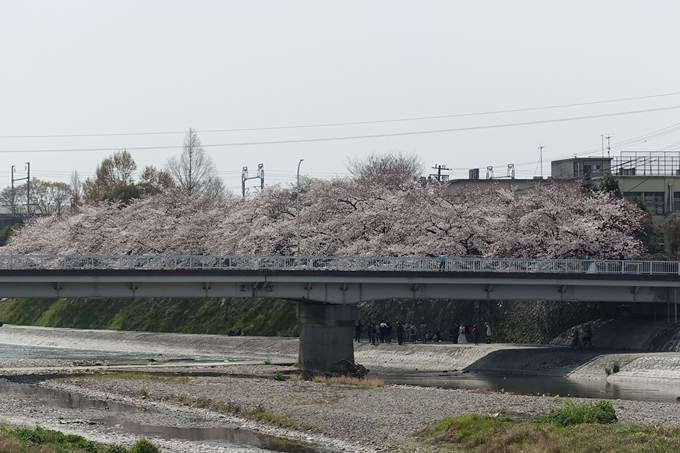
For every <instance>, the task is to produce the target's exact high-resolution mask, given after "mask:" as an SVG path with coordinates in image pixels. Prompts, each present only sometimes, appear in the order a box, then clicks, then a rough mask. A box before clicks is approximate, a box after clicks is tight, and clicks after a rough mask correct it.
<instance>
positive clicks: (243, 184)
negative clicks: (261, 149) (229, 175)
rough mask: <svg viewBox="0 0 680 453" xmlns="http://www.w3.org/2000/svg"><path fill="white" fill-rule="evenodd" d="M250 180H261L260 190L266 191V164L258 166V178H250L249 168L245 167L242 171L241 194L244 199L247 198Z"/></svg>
mask: <svg viewBox="0 0 680 453" xmlns="http://www.w3.org/2000/svg"><path fill="white" fill-rule="evenodd" d="M249 179H259V180H260V190H264V164H257V176H253V177H252V178H249V177H248V167H243V170H242V171H241V194H242V195H243V197H244V198H245V196H246V181H247V180H249Z"/></svg>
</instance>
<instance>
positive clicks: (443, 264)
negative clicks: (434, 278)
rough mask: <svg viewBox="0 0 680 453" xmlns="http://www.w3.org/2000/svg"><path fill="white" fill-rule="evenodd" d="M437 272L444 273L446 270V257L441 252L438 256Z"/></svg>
mask: <svg viewBox="0 0 680 453" xmlns="http://www.w3.org/2000/svg"><path fill="white" fill-rule="evenodd" d="M438 260H439V272H444V271H445V270H446V255H445V254H444V252H442V253H441V254H440V255H439V258H438Z"/></svg>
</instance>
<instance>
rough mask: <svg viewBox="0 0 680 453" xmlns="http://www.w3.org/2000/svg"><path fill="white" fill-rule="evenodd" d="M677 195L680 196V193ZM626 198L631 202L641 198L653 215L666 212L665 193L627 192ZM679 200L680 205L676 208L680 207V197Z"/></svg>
mask: <svg viewBox="0 0 680 453" xmlns="http://www.w3.org/2000/svg"><path fill="white" fill-rule="evenodd" d="M677 194H678V195H680V192H677ZM625 197H626V198H628V199H629V200H634V199H635V198H639V199H640V200H642V202H643V203H644V204H645V206H647V209H649V212H651V213H652V215H663V214H664V212H665V209H664V201H663V198H664V193H663V192H627V193H626V194H625ZM674 198H675V197H674ZM677 200H678V204H677V205H675V206H678V207H680V197H678V198H677ZM676 210H677V208H676Z"/></svg>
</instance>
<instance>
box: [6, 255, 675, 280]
mask: <svg viewBox="0 0 680 453" xmlns="http://www.w3.org/2000/svg"><path fill="white" fill-rule="evenodd" d="M0 269H26V270H30V269H101V270H105V269H167V270H201V269H202V270H208V269H212V270H215V269H216V270H235V269H243V270H256V269H272V270H318V271H323V270H344V271H407V272H436V271H439V270H440V264H439V261H438V259H437V258H436V257H413V256H405V257H376V256H365V257H364V256H238V255H233V256H232V255H227V256H211V255H138V256H135V255H0ZM444 270H445V271H447V272H500V273H504V272H515V273H558V274H564V273H570V274H571V273H597V274H631V275H639V274H649V275H680V263H679V262H677V261H636V260H627V261H619V260H580V259H555V260H548V259H525V258H466V257H452V258H449V259H447V261H446V263H445V269H444Z"/></svg>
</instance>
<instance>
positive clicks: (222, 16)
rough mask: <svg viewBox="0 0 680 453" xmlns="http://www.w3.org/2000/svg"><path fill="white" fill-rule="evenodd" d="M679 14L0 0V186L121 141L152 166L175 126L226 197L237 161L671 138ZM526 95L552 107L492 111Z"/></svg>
mask: <svg viewBox="0 0 680 453" xmlns="http://www.w3.org/2000/svg"><path fill="white" fill-rule="evenodd" d="M679 17H680V2H678V1H677V0H669V1H654V0H645V1H626V0H616V1H593V0H587V1H575V0H569V1H545V0H536V1H508V0H504V1H480V0H473V1H453V0H449V1H412V2H405V1H394V0H389V1H355V2H353V1H342V2H323V1H200V0H194V1H191V2H189V1H169V0H163V1H140V0H136V1H123V0H116V1H68V0H61V1H59V2H53V1H19V0H17V1H14V0H2V2H0V160H1V162H2V164H1V165H0V187H5V186H8V185H9V184H10V168H11V166H12V165H16V167H17V169H18V173H17V175H16V176H17V177H21V176H24V175H25V171H24V163H25V162H27V161H30V163H31V174H32V175H34V176H37V177H39V178H41V179H47V180H55V181H64V182H68V180H69V177H70V174H71V172H72V171H74V170H77V171H78V172H79V173H80V174H81V176H83V177H87V176H90V175H92V174H93V172H94V169H95V167H96V165H97V164H98V163H99V162H101V160H102V159H103V158H105V157H106V156H108V155H111V154H112V153H113V152H114V151H115V150H122V149H127V150H128V151H129V152H130V153H131V154H132V156H133V158H134V159H135V161H136V162H137V164H138V166H139V169H140V170H141V168H143V167H144V166H146V165H154V166H156V167H161V168H162V167H164V166H165V164H166V162H167V160H168V158H169V157H170V156H172V155H176V154H179V152H180V151H181V145H182V140H183V136H184V133H185V132H186V130H187V129H188V128H189V127H193V128H194V129H195V130H196V131H198V134H199V137H200V139H201V141H202V143H203V144H204V145H205V149H206V151H207V152H208V154H209V155H210V156H211V157H212V158H213V160H214V162H215V164H216V165H217V168H218V170H219V172H220V175H221V176H222V177H223V178H224V179H225V183H226V185H227V186H228V187H229V188H230V189H231V190H232V191H234V192H236V193H240V185H241V182H240V181H241V168H242V167H243V166H248V167H249V168H250V170H251V171H250V176H255V172H256V168H257V164H258V163H263V164H264V166H265V183H266V184H274V183H289V182H293V181H294V180H295V172H296V168H297V164H298V161H299V159H304V162H303V163H302V166H301V173H303V174H308V175H310V176H315V177H331V176H333V175H338V176H343V175H345V174H346V173H347V170H346V166H345V165H346V162H347V158H348V157H351V156H358V157H361V156H364V155H366V154H367V153H370V152H380V153H381V152H388V151H399V152H405V153H417V154H418V155H420V156H421V157H422V159H423V161H424V162H425V164H426V165H427V167H432V166H434V165H436V164H441V165H446V166H448V167H449V168H451V169H454V170H453V171H452V172H451V176H452V177H454V178H455V177H467V170H468V169H469V168H481V170H480V173H482V175H483V174H484V173H485V172H486V167H487V166H488V165H492V166H494V170H495V175H496V176H502V175H505V173H506V169H507V165H508V164H510V163H514V164H515V167H516V175H517V177H529V178H530V177H533V176H535V175H539V174H540V169H539V168H538V166H537V164H538V159H539V152H538V146H539V144H541V145H543V146H545V148H544V149H543V156H544V162H545V163H544V170H543V173H544V175H546V176H547V175H548V174H549V168H550V167H549V163H548V162H549V161H550V160H553V159H560V158H566V157H569V156H573V155H574V154H577V153H578V154H580V155H601V142H602V139H601V136H602V135H605V136H606V135H611V140H610V141H611V145H612V147H613V151H612V154H613V155H614V154H616V155H618V153H619V152H620V150H680V127H677V128H675V129H674V128H671V126H674V125H680V108H675V109H674V108H673V107H680V57H679V56H678V44H679V43H680V27H679V26H678V18H679ZM657 95H663V96H657ZM629 98H639V99H632V100H625V99H629ZM599 101H616V102H603V103H597V102H599ZM565 104H580V105H572V106H570V107H557V106H563V105H565ZM539 107H556V108H549V109H535V110H524V111H514V112H505V113H493V112H499V111H507V110H522V109H534V108H539ZM661 109H665V110H661ZM640 110H647V112H645V113H635V114H632V113H629V112H635V111H640ZM473 113H478V114H479V113H482V115H467V116H466V114H473ZM613 114H616V115H613ZM607 115H610V116H607ZM593 116H596V118H589V119H573V120H570V121H555V122H548V121H552V120H562V119H569V118H580V117H593ZM428 117H429V119H422V118H428ZM431 117H444V118H431ZM419 118H420V119H419ZM385 120H409V121H393V122H384V121H385ZM338 123H364V124H353V125H346V124H345V125H337V124H338ZM517 123H533V124H525V125H514V126H513V124H517ZM316 125H326V126H323V127H300V128H282V127H287V126H316ZM499 126H503V127H499ZM277 128H278V129H277ZM665 128H669V129H668V130H667V131H666V132H668V133H665V134H660V136H658V137H649V139H648V140H647V141H639V142H637V143H636V142H635V141H633V142H630V144H628V145H625V146H622V145H621V144H623V143H625V142H626V141H627V140H630V139H636V138H638V137H642V136H645V135H646V134H650V133H653V132H655V131H659V130H662V129H665ZM233 129H258V130H248V131H243V130H241V131H233ZM215 130H218V131H220V132H210V131H215ZM225 130H227V131H225ZM229 130H231V131H229ZM442 130H444V132H434V131H442ZM414 132H418V134H411V133H414ZM420 132H431V133H422V134H421V133H420ZM148 133H167V134H153V135H152V134H148ZM402 133H408V134H409V135H395V134H402ZM92 134H109V135H102V136H89V137H88V136H87V135H92ZM125 134H130V135H125ZM133 134H136V135H133ZM143 134H146V135H143ZM55 135H80V136H79V137H55ZM16 136H23V137H20V138H19V137H16ZM37 136H42V137H37ZM50 136H51V137H50ZM361 136H364V137H365V136H379V137H369V138H354V139H346V138H349V137H361ZM331 138H335V139H338V138H343V139H342V140H318V141H314V140H316V139H331ZM262 142H267V143H266V144H257V143H262ZM272 142H273V143H272ZM277 142H278V143H277ZM605 143H606V142H605ZM211 145H218V146H211ZM145 147H146V148H151V149H138V148H145ZM35 150H48V151H47V152H44V151H43V152H35ZM67 150H68V151H67ZM432 171H433V170H432ZM433 172H434V171H433ZM256 184H257V182H256V181H255V180H253V181H250V182H249V186H255V185H256Z"/></svg>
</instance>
